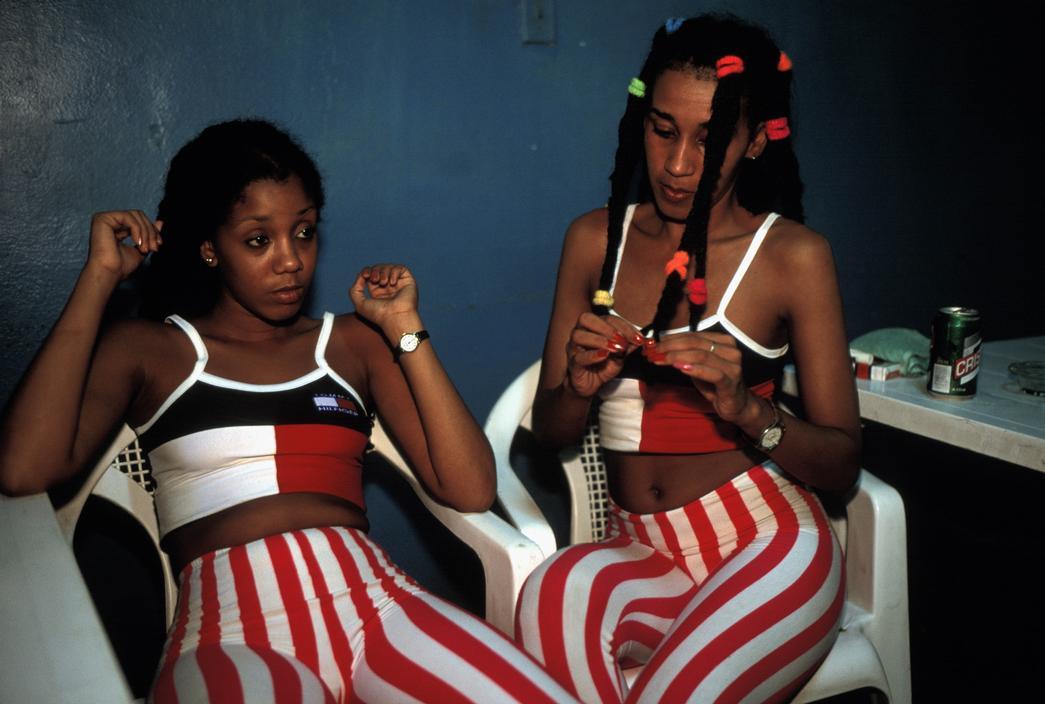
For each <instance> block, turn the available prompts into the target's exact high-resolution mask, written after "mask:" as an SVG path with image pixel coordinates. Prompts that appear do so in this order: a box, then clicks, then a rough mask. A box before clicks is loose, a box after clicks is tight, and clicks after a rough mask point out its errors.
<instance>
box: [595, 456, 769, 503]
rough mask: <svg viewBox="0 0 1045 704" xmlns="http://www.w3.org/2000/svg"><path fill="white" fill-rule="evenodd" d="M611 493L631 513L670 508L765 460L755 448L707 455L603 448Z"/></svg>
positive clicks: (694, 498)
mask: <svg viewBox="0 0 1045 704" xmlns="http://www.w3.org/2000/svg"><path fill="white" fill-rule="evenodd" d="M603 456H604V457H605V458H606V472H607V478H608V481H609V490H610V496H612V497H613V500H614V501H615V502H617V505H618V506H620V507H621V508H623V509H624V510H626V511H630V512H631V513H657V512H659V511H669V510H671V509H673V508H678V507H679V506H685V505H686V504H688V503H690V502H692V501H694V500H696V499H699V498H700V497H702V496H704V495H706V494H709V493H711V492H712V491H714V490H715V489H717V488H719V487H720V486H722V485H723V484H725V483H726V482H728V481H729V480H731V479H732V478H733V477H735V476H737V475H739V474H742V473H744V472H745V471H747V470H748V469H750V468H751V467H753V466H755V465H757V464H759V463H761V462H764V461H765V457H764V456H762V455H760V454H759V453H758V452H756V451H754V450H752V449H739V450H728V451H726V452H715V453H710V454H706V455H664V454H656V455H653V454H644V453H637V452H616V451H613V450H603Z"/></svg>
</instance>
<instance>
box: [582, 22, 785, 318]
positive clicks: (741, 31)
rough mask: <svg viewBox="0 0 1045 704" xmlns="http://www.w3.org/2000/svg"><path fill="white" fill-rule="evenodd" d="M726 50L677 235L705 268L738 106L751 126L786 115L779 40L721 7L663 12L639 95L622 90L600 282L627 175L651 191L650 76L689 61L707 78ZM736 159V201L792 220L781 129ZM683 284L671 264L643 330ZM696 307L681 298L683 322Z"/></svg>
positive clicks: (609, 259) (646, 193) (608, 266)
mask: <svg viewBox="0 0 1045 704" xmlns="http://www.w3.org/2000/svg"><path fill="white" fill-rule="evenodd" d="M727 56H738V57H740V58H741V59H742V60H743V64H744V69H743V71H740V72H736V73H731V74H729V75H725V76H723V77H722V78H720V79H718V85H717V87H716V89H715V95H714V98H713V100H712V104H711V120H710V122H709V124H708V133H707V138H706V140H705V148H704V163H703V173H702V174H701V177H700V182H699V184H698V186H697V190H696V193H695V194H694V197H693V207H692V209H691V211H690V213H689V216H688V217H687V219H686V228H685V231H684V233H683V235H682V240H681V242H680V244H679V250H680V251H685V252H687V253H689V255H690V257H691V258H692V259H694V260H695V262H696V273H695V277H696V278H703V276H704V274H705V266H706V254H707V228H708V217H709V215H710V212H711V197H712V194H713V191H714V188H715V185H716V184H717V183H718V179H719V175H720V172H721V170H722V163H723V160H724V159H725V154H726V148H727V147H728V146H729V143H730V141H731V140H732V138H733V134H734V132H735V130H736V125H737V122H738V120H739V119H740V117H741V115H745V116H746V119H747V122H748V126H749V127H750V128H751V129H752V130H754V129H755V127H757V126H758V125H759V124H760V123H763V122H766V121H768V120H773V119H777V118H787V119H788V120H789V121H790V119H791V71H790V66H789V61H787V60H782V57H783V55H782V54H781V52H780V49H779V48H777V45H776V44H775V43H774V42H773V40H772V39H770V37H769V35H768V34H767V33H766V32H765V30H763V29H761V28H759V27H756V26H754V25H751V24H749V23H747V22H745V21H743V20H741V19H739V18H738V17H735V16H733V15H724V14H709V15H702V16H700V17H694V18H691V19H687V20H685V21H679V20H669V21H668V22H667V23H666V24H665V25H664V26H662V27H661V28H660V29H658V30H657V33H656V34H655V35H654V37H653V45H652V47H651V48H650V52H649V55H648V56H647V57H646V61H645V63H644V64H643V66H642V71H641V72H640V73H639V76H638V78H639V79H641V80H642V81H643V83H644V84H645V86H646V91H645V95H644V96H642V97H639V96H635V95H629V97H628V106H627V109H626V110H625V112H624V115H623V116H622V117H621V119H620V123H619V124H618V128H617V135H618V142H617V152H616V157H615V160H614V167H613V173H612V174H611V175H610V183H611V190H610V198H609V202H608V209H609V228H608V237H607V242H606V257H605V259H604V260H603V267H602V273H601V276H600V281H599V288H600V289H604V290H608V289H609V287H610V282H611V281H612V280H613V270H614V265H615V263H616V259H617V249H618V247H619V245H620V242H621V238H622V237H623V232H622V227H623V221H624V215H625V211H626V209H627V206H628V200H629V198H630V197H631V196H632V194H633V193H634V191H635V184H636V182H638V197H639V200H649V199H650V193H651V187H650V184H649V182H648V177H647V175H646V173H645V162H646V159H645V148H644V142H643V130H644V122H645V119H646V116H647V114H648V113H649V109H650V98H651V96H652V93H653V87H654V85H655V84H656V82H657V79H658V78H659V77H660V75H661V74H662V73H664V72H665V71H669V70H684V71H692V72H694V73H695V74H696V75H698V76H707V77H709V78H711V79H714V77H715V76H716V64H717V62H718V60H719V59H722V58H723V57H727ZM785 68H786V69H787V70H784V69H785ZM738 168H739V171H738V173H737V178H736V185H735V189H736V195H737V200H738V202H739V203H740V205H741V206H742V207H744V208H745V209H747V210H749V211H750V212H752V213H761V212H765V211H767V210H775V211H777V212H779V213H781V214H783V215H785V216H787V217H789V218H791V219H793V220H797V221H799V222H801V221H802V220H803V210H802V181H801V179H800V178H799V174H798V161H797V159H796V158H795V153H794V150H793V148H792V143H791V140H790V139H787V138H784V139H774V140H771V141H769V142H767V144H766V148H765V150H764V151H763V152H762V154H761V155H760V156H759V158H758V159H755V160H750V159H744V160H743V161H742V162H741V164H740V166H739V167H738ZM683 286H684V281H683V277H681V276H679V275H678V274H677V273H672V274H671V275H669V276H668V278H667V281H666V283H665V286H664V292H663V294H662V295H661V299H660V302H659V303H658V305H657V313H656V315H655V317H654V319H653V321H652V322H651V323H650V324H649V325H647V326H646V327H645V328H644V330H645V331H648V330H653V331H654V334H658V333H659V331H661V330H664V329H666V328H667V326H668V325H669V324H670V322H671V318H672V317H673V315H674V313H675V311H676V310H677V309H678V304H679V301H680V300H681V298H682V295H683ZM595 310H596V312H597V313H599V314H603V315H604V314H605V313H606V312H607V307H606V306H595ZM703 310H704V306H703V305H694V304H690V328H691V329H695V328H696V324H697V322H699V320H700V318H701V315H702V314H703Z"/></svg>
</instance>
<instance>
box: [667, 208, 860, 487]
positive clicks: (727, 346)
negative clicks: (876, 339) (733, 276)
mask: <svg viewBox="0 0 1045 704" xmlns="http://www.w3.org/2000/svg"><path fill="white" fill-rule="evenodd" d="M781 258H782V259H783V260H784V261H783V264H782V269H781V271H780V273H779V278H778V280H777V283H776V287H775V289H774V290H778V291H781V300H782V301H783V302H784V303H783V311H782V315H783V316H784V317H785V319H786V321H787V324H788V329H789V337H790V340H791V348H792V350H793V353H794V359H795V365H796V367H797V368H798V372H799V384H800V387H801V394H802V403H803V406H804V407H805V410H806V418H807V420H800V419H798V418H795V417H793V416H790V415H787V414H782V417H783V423H784V427H785V436H784V438H783V440H782V442H781V443H780V445H779V446H778V447H777V448H776V449H775V450H773V451H772V453H771V457H772V459H773V460H774V461H775V462H777V463H778V464H779V465H780V466H781V467H782V468H784V469H786V470H787V471H788V472H789V473H791V474H793V475H794V476H795V477H797V478H798V479H800V480H802V481H804V482H807V483H808V484H810V485H812V486H814V487H817V488H819V489H823V490H826V491H835V492H841V491H844V490H846V489H848V488H849V487H850V486H851V485H852V484H853V482H854V481H855V480H856V477H857V474H858V471H859V455H860V421H859V410H858V406H857V399H856V387H855V384H854V382H853V376H852V373H851V372H850V368H849V352H848V343H847V342H846V337H845V326H844V322H843V320H842V302H841V297H840V296H839V292H838V281H837V276H836V274H835V267H834V260H833V258H832V256H831V250H830V247H829V246H828V244H827V242H826V241H825V240H824V239H823V238H822V237H820V236H819V235H816V234H815V233H812V232H810V231H808V230H804V228H803V232H801V233H800V235H799V236H798V237H792V238H790V239H789V241H788V244H787V248H786V254H785V256H783V257H781ZM711 343H714V344H715V349H714V350H712V349H711V348H710V345H711ZM657 350H658V351H660V352H662V353H664V355H665V356H664V358H663V359H662V360H660V361H659V362H658V363H660V364H671V365H674V366H676V367H678V368H680V370H681V371H682V372H683V373H684V374H688V375H689V376H690V377H692V378H693V379H694V383H695V384H696V386H697V388H698V389H699V390H700V391H701V393H702V394H703V395H704V396H705V398H707V399H708V400H709V401H710V402H711V403H712V404H713V405H714V407H715V410H716V411H717V412H718V414H719V415H720V416H721V417H722V418H723V419H725V420H728V421H730V422H732V423H734V424H736V425H737V426H738V427H739V428H740V429H741V430H742V431H743V432H744V433H745V434H746V435H747V436H748V437H750V438H752V439H753V440H757V439H758V438H759V436H760V435H761V432H762V430H763V429H765V428H766V427H767V426H768V425H769V424H770V423H771V422H772V421H773V419H774V413H773V409H772V407H771V406H770V405H769V403H767V402H766V401H764V400H762V399H760V398H759V397H757V396H756V395H755V394H754V393H752V392H751V391H750V390H749V389H747V388H746V387H745V386H744V385H743V382H742V381H741V369H740V352H739V350H738V349H737V347H736V341H735V340H734V339H733V338H732V337H730V336H728V335H724V334H719V333H695V334H690V335H679V336H677V337H674V338H668V339H667V340H666V341H664V342H662V343H661V344H660V345H658V346H657Z"/></svg>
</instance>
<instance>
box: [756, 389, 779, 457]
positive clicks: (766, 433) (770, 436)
mask: <svg viewBox="0 0 1045 704" xmlns="http://www.w3.org/2000/svg"><path fill="white" fill-rule="evenodd" d="M769 407H770V408H772V409H773V422H772V423H770V424H769V425H768V426H766V429H765V430H763V431H762V434H761V435H759V436H758V440H756V441H755V447H756V448H758V449H759V450H761V451H762V452H772V451H773V450H775V449H776V448H777V445H779V444H780V441H781V440H783V439H784V430H786V428H784V423H783V420H782V419H781V418H780V411H778V410H777V407H776V404H775V403H773V402H772V401H770V402H769Z"/></svg>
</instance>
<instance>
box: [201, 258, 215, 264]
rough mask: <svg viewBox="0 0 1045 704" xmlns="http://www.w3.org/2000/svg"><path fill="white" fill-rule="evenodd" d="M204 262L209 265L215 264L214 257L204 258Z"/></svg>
mask: <svg viewBox="0 0 1045 704" xmlns="http://www.w3.org/2000/svg"><path fill="white" fill-rule="evenodd" d="M203 261H204V262H206V263H207V264H213V263H214V257H204V258H203Z"/></svg>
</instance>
